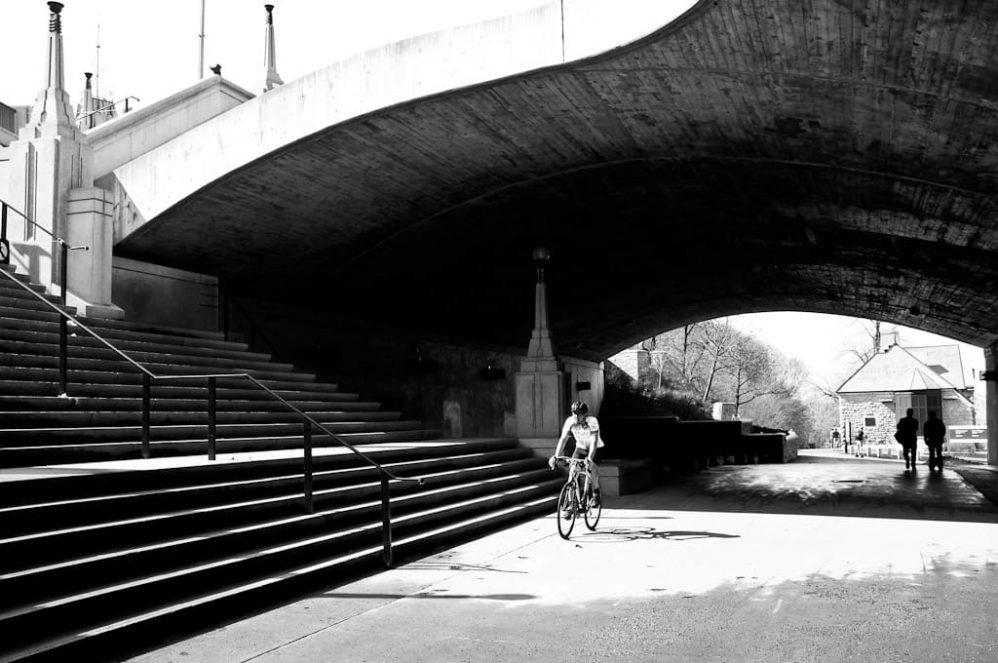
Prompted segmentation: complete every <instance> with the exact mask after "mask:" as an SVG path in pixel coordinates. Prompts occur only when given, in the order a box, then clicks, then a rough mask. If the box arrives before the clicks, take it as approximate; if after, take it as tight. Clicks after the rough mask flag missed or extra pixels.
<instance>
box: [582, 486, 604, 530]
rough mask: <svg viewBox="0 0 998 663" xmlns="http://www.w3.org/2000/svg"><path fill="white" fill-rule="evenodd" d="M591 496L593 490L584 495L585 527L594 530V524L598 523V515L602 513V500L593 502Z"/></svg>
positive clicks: (593, 499)
mask: <svg viewBox="0 0 998 663" xmlns="http://www.w3.org/2000/svg"><path fill="white" fill-rule="evenodd" d="M594 502H595V498H594V497H593V491H591V490H590V491H588V493H587V495H586V527H588V528H589V529H590V530H591V531H593V532H595V531H596V525H597V523H599V517H600V516H602V515H603V502H602V500H601V501H599V502H595V503H594Z"/></svg>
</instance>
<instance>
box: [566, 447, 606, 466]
mask: <svg viewBox="0 0 998 663" xmlns="http://www.w3.org/2000/svg"><path fill="white" fill-rule="evenodd" d="M588 457H589V451H588V450H586V449H576V450H575V451H574V452H573V453H572V458H588ZM601 458H603V450H602V449H597V450H596V453H594V454H593V462H594V463H596V464H597V465H598V464H599V462H600V459H601Z"/></svg>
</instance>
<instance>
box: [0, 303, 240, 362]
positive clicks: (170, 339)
mask: <svg viewBox="0 0 998 663" xmlns="http://www.w3.org/2000/svg"><path fill="white" fill-rule="evenodd" d="M7 311H10V309H7ZM0 317H3V318H4V328H5V330H6V329H10V330H18V331H24V332H31V331H34V332H41V333H50V334H58V333H59V325H58V322H59V318H58V316H57V315H56V314H55V313H52V314H42V315H41V316H40V317H38V319H35V318H34V317H32V318H26V317H23V316H21V317H13V315H4V310H3V309H0ZM78 319H79V320H80V321H81V322H83V323H84V324H86V326H87V327H89V328H91V329H93V330H94V331H95V332H97V333H98V334H100V335H101V336H103V337H104V338H105V339H107V340H109V341H110V342H112V343H115V342H116V339H126V340H132V341H147V342H150V343H161V344H164V345H177V346H182V347H194V348H218V349H221V350H233V351H236V352H240V351H247V350H248V346H247V345H246V344H245V343H242V342H238V341H224V340H218V339H215V338H205V337H203V336H200V335H182V334H176V333H167V332H165V331H164V332H157V331H154V330H156V329H158V328H157V327H155V326H147V327H144V328H142V329H119V328H117V327H108V326H106V325H105V324H103V321H101V320H99V319H93V318H78ZM69 329H70V331H73V330H74V325H73V323H70V324H69ZM79 333H80V334H81V336H82V335H85V334H86V332H82V331H81V332H79Z"/></svg>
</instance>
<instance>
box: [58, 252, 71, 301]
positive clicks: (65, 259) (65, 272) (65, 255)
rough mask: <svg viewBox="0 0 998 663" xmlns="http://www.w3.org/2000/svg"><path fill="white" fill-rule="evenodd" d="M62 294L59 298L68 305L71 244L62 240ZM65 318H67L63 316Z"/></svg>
mask: <svg viewBox="0 0 998 663" xmlns="http://www.w3.org/2000/svg"><path fill="white" fill-rule="evenodd" d="M61 276H62V294H60V295H59V300H60V301H61V302H62V305H63V306H65V305H66V295H67V293H68V292H69V291H68V288H69V244H67V243H66V242H62V274H61ZM63 319H64V320H65V318H63Z"/></svg>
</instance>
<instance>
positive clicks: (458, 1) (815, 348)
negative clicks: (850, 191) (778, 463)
mask: <svg viewBox="0 0 998 663" xmlns="http://www.w3.org/2000/svg"><path fill="white" fill-rule="evenodd" d="M546 1H547V0H418V1H417V0H350V1H346V0H273V2H272V4H274V5H275V9H274V23H275V29H276V42H277V47H276V51H277V70H278V72H279V73H280V75H281V77H282V78H283V79H284V81H285V82H287V81H291V80H293V79H295V78H298V77H300V76H303V75H305V74H308V73H310V72H312V71H314V70H315V69H318V68H320V67H322V66H324V65H326V64H329V63H332V62H335V61H337V60H341V59H344V58H346V57H349V56H350V55H353V54H355V53H359V52H361V51H364V50H367V49H369V48H373V47H376V46H380V45H382V44H386V43H390V42H393V41H397V40H400V39H404V38H406V37H411V36H414V35H419V34H423V33H426V32H432V31H435V30H441V29H445V28H449V27H454V26H457V25H464V24H467V23H473V22H477V21H481V20H486V19H489V18H495V17H498V16H503V15H506V14H509V13H512V12H517V11H523V10H526V9H530V8H533V7H537V6H540V5H542V4H546ZM595 1H596V0H566V6H569V7H570V6H571V3H583V2H590V3H591V2H595ZM605 2H609V3H611V5H612V6H614V7H620V8H622V9H621V11H619V12H617V13H618V14H620V19H619V20H620V21H624V20H629V21H631V23H636V25H637V27H636V28H634V37H635V38H636V37H639V36H641V35H643V34H646V33H647V32H650V31H651V30H652V29H654V28H655V27H657V26H656V25H649V22H648V21H642V20H640V18H641V16H643V15H655V16H668V17H669V18H671V17H672V16H676V15H678V14H680V13H681V12H682V11H684V10H685V9H686V8H688V7H689V6H690V5H692V4H693V3H694V0H605ZM613 3H616V4H613ZM63 4H64V5H65V8H64V9H63V12H62V22H63V47H64V51H65V82H66V88H67V90H68V91H69V93H70V97H71V102H72V103H73V104H74V105H75V104H76V103H78V101H79V97H80V91H81V90H82V88H83V80H84V78H83V72H85V71H91V72H95V71H97V72H99V77H98V79H97V86H98V90H99V92H100V94H101V96H102V97H104V98H106V99H115V100H118V99H123V98H124V97H126V96H132V97H138V99H139V100H140V101H139V105H141V104H142V103H150V102H152V101H155V100H156V99H159V98H161V97H164V96H167V95H168V94H171V93H173V92H176V91H177V90H180V89H183V88H184V87H186V86H188V85H191V84H192V83H194V82H196V81H197V80H198V78H199V71H198V60H199V38H198V34H199V33H200V23H201V7H202V0H169V1H161V2H153V1H152V0H65V1H64V3H63ZM264 4H265V2H263V1H259V2H258V1H257V0H253V1H252V2H251V1H250V0H204V7H205V45H204V50H205V58H204V59H205V73H207V68H208V67H209V66H211V65H214V64H216V63H220V64H222V74H223V76H224V77H225V78H227V79H229V80H231V81H232V82H234V83H236V84H237V85H240V86H242V87H244V88H246V89H247V90H249V91H251V92H254V93H257V92H259V88H260V86H261V85H262V82H263V76H264V67H263V41H264V20H265V17H266V13H265V11H264V9H263V5H264ZM663 7H665V8H666V9H665V11H666V12H667V13H665V14H663V11H664V10H663ZM625 9H626V11H624V10H625ZM642 12H644V14H642ZM48 13H49V10H48V6H47V4H46V2H45V1H44V0H4V2H3V7H2V9H0V18H2V21H3V23H2V33H3V39H0V62H3V63H4V67H3V73H2V75H0V101H2V102H4V103H7V104H8V105H30V104H31V103H32V102H33V101H34V98H35V95H36V93H37V91H38V88H39V87H41V85H42V84H43V82H44V75H45V54H46V49H47V35H48ZM635 17H638V19H639V20H637V21H636V22H635ZM607 27H609V26H607ZM628 29H630V27H629V26H628ZM98 33H99V40H98ZM98 41H99V43H100V68H99V70H98V67H97V64H98V55H97V53H98V49H97V44H98ZM14 63H17V66H14ZM733 321H734V324H735V326H736V327H738V328H740V329H742V330H743V331H748V332H751V333H753V334H754V335H756V336H757V337H758V338H760V339H761V340H763V341H764V342H766V343H769V344H770V345H772V346H774V347H776V348H778V349H779V350H781V351H782V352H783V353H784V354H786V355H787V356H790V357H796V358H798V359H800V360H801V361H802V362H803V363H804V365H805V366H806V367H807V368H808V369H809V371H810V372H811V374H812V376H813V377H814V378H815V379H816V380H819V381H822V382H826V383H827V384H833V383H835V382H836V381H841V379H844V378H845V377H848V375H849V373H851V370H849V369H848V367H849V366H852V364H850V363H849V362H850V360H851V357H850V355H849V354H848V351H847V348H850V347H861V346H864V345H865V344H867V343H868V335H867V333H866V332H865V331H864V328H863V325H864V324H868V323H867V322H865V321H861V320H856V319H853V318H844V317H841V316H831V315H821V314H812V313H790V312H784V313H766V314H752V315H745V316H738V317H736V318H733ZM901 340H902V344H904V345H934V344H945V343H951V342H953V341H950V340H948V339H943V338H942V337H935V336H932V335H928V334H925V333H924V332H918V331H915V330H910V329H902V333H901ZM961 347H962V350H963V353H964V356H965V357H966V359H967V361H968V362H971V363H972V365H974V366H980V367H983V363H984V359H983V351H982V350H981V349H980V348H975V347H973V346H967V345H962V346H961ZM833 386H838V385H837V384H834V385H833Z"/></svg>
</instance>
